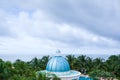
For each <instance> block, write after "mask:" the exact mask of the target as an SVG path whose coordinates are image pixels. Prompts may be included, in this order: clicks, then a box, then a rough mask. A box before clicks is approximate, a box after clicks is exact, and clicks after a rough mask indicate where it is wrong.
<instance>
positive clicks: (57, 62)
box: [46, 56, 70, 72]
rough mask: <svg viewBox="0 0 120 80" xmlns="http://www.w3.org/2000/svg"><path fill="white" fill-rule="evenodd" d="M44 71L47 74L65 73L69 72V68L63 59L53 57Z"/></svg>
mask: <svg viewBox="0 0 120 80" xmlns="http://www.w3.org/2000/svg"><path fill="white" fill-rule="evenodd" d="M46 70H47V71H49V72H66V71H69V70H70V66H69V63H68V62H67V60H66V59H65V58H64V57H62V56H54V57H52V58H51V59H50V60H49V61H48V63H47V66H46Z"/></svg>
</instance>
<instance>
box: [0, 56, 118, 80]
mask: <svg viewBox="0 0 120 80" xmlns="http://www.w3.org/2000/svg"><path fill="white" fill-rule="evenodd" d="M49 59H50V57H49V56H43V57H42V58H41V59H38V58H34V59H32V60H31V61H29V62H24V61H21V60H19V59H18V60H16V61H15V62H14V63H11V62H10V61H3V60H2V59H0V80H42V78H44V79H43V80H49V79H50V78H51V77H46V75H50V74H39V76H38V77H37V76H36V72H37V71H40V70H44V69H45V67H46V64H47V62H48V60H49ZM66 59H67V60H68V62H69V64H70V67H71V69H73V70H78V71H80V72H81V73H82V74H89V75H90V76H91V77H93V78H96V79H98V78H100V77H104V78H115V77H116V78H118V79H120V55H111V56H110V57H109V58H108V59H107V60H104V59H102V58H95V59H92V58H90V57H87V56H85V55H80V56H77V57H75V56H74V55H68V56H66ZM51 75H52V76H53V77H52V79H53V80H60V79H59V78H58V77H57V76H55V75H54V74H51Z"/></svg>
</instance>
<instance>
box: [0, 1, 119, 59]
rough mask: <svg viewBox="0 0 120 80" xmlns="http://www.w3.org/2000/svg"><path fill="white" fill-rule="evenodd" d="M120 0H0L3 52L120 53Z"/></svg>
mask: <svg viewBox="0 0 120 80" xmlns="http://www.w3.org/2000/svg"><path fill="white" fill-rule="evenodd" d="M119 21H120V1H119V0H0V55H1V58H2V57H3V56H4V57H5V56H8V55H12V56H13V55H38V54H39V55H47V54H56V53H55V52H56V50H58V49H59V50H61V54H98V55H104V54H109V55H112V54H120V22H119Z"/></svg>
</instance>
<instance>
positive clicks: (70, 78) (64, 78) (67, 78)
mask: <svg viewBox="0 0 120 80" xmlns="http://www.w3.org/2000/svg"><path fill="white" fill-rule="evenodd" d="M79 77H80V76H73V77H61V78H60V79H61V80H73V79H76V80H79Z"/></svg>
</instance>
